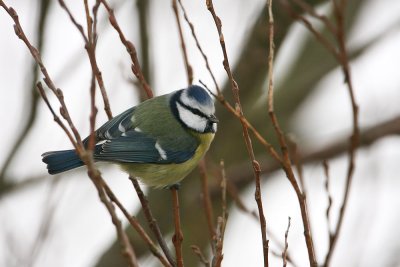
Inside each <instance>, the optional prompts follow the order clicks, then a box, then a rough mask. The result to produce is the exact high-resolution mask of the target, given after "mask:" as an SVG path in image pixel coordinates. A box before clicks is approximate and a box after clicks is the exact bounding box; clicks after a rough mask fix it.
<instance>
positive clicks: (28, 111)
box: [0, 1, 51, 187]
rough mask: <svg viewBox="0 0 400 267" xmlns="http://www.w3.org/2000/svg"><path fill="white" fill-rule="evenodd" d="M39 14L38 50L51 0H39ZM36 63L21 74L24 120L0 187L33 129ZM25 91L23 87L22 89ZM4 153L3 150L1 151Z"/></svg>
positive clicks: (3, 168)
mask: <svg viewBox="0 0 400 267" xmlns="http://www.w3.org/2000/svg"><path fill="white" fill-rule="evenodd" d="M39 6H40V8H39V14H38V15H37V20H38V22H37V29H36V30H37V32H36V43H37V49H38V51H39V52H41V51H42V49H43V44H44V40H45V32H46V26H47V22H48V17H49V13H50V12H49V8H50V6H51V1H41V2H40V4H39ZM38 69H39V68H38V65H37V64H36V62H33V64H32V66H31V68H30V69H27V70H26V71H25V72H26V73H25V74H22V76H23V77H24V80H28V81H29V82H28V84H29V90H30V91H29V92H28V94H27V95H26V96H24V101H25V103H24V104H23V106H24V108H25V109H24V111H23V112H24V114H25V116H26V117H25V116H24V119H25V121H21V122H19V123H20V124H21V125H20V126H19V128H18V129H19V130H18V132H16V133H15V135H16V136H15V139H14V141H13V144H12V146H11V150H10V152H9V153H8V154H7V155H6V157H5V160H4V161H3V164H2V166H1V169H0V187H3V185H4V184H5V183H8V182H9V181H6V177H5V176H6V173H7V171H8V169H9V167H10V166H11V163H12V162H13V160H14V158H15V156H16V155H17V153H18V151H19V150H20V148H21V147H22V144H23V143H24V141H26V139H27V138H26V136H28V135H29V134H30V132H31V130H32V129H33V127H32V126H33V125H34V123H35V121H36V120H37V116H36V115H37V111H38V106H39V105H38V103H39V100H40V97H39V94H38V93H37V91H36V83H37V80H38V79H39V72H38ZM23 91H24V92H25V89H24V90H23ZM3 153H4V152H3Z"/></svg>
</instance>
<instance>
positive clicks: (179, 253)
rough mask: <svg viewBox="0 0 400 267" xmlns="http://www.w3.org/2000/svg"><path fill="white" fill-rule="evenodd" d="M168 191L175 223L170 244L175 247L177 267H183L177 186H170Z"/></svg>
mask: <svg viewBox="0 0 400 267" xmlns="http://www.w3.org/2000/svg"><path fill="white" fill-rule="evenodd" d="M170 190H171V193H172V204H173V208H174V223H175V234H174V236H173V237H172V242H173V243H174V246H175V253H176V263H177V267H183V254H182V241H183V233H182V227H181V216H180V213H179V197H178V185H175V186H172V187H171V188H170Z"/></svg>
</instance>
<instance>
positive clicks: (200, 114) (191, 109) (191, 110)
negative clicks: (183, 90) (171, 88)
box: [177, 99, 208, 119]
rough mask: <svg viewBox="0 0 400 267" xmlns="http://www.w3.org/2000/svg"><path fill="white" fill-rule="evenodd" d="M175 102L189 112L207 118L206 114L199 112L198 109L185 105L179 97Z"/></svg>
mask: <svg viewBox="0 0 400 267" xmlns="http://www.w3.org/2000/svg"><path fill="white" fill-rule="evenodd" d="M177 102H178V103H179V104H180V105H181V106H182V107H184V108H186V109H187V110H189V111H190V112H192V113H193V114H196V115H198V116H200V117H203V118H206V119H208V116H207V115H206V114H204V113H203V112H201V111H200V110H198V109H196V108H192V107H189V106H188V105H185V104H184V103H182V101H181V100H180V99H178V100H177Z"/></svg>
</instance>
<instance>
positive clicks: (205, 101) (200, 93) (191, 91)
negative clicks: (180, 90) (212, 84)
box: [187, 85, 213, 106]
mask: <svg viewBox="0 0 400 267" xmlns="http://www.w3.org/2000/svg"><path fill="white" fill-rule="evenodd" d="M187 95H188V96H189V97H190V98H193V99H196V101H198V102H199V103H200V104H202V105H207V106H208V105H212V104H213V101H212V99H211V97H210V95H209V94H208V93H207V91H206V90H205V89H204V88H203V87H200V86H198V85H191V86H190V87H189V88H188V89H187Z"/></svg>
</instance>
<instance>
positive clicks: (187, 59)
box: [172, 0, 193, 85]
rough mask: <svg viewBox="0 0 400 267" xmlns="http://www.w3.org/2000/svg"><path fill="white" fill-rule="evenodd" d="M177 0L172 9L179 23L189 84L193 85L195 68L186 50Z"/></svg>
mask: <svg viewBox="0 0 400 267" xmlns="http://www.w3.org/2000/svg"><path fill="white" fill-rule="evenodd" d="M176 1H177V0H172V9H173V10H174V14H175V18H176V23H177V25H178V31H179V39H180V41H181V48H182V55H183V61H184V64H185V69H186V74H187V80H188V85H192V83H193V68H192V66H191V65H190V63H189V58H188V55H187V51H186V44H185V38H184V37H183V32H182V25H181V20H180V17H179V10H178V5H177V3H176Z"/></svg>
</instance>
